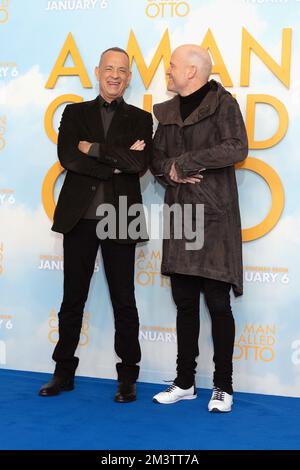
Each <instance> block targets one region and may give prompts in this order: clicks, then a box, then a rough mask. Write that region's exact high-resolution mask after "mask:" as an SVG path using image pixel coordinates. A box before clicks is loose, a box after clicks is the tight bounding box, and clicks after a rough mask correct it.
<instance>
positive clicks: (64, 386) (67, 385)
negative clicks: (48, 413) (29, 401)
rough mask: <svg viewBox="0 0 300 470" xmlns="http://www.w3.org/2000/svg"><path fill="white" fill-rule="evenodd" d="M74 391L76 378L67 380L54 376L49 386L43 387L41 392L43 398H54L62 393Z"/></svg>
mask: <svg viewBox="0 0 300 470" xmlns="http://www.w3.org/2000/svg"><path fill="white" fill-rule="evenodd" d="M73 389H74V378H71V379H66V378H63V377H57V376H55V375H54V376H53V378H52V379H51V380H50V382H48V383H47V384H45V385H43V386H42V387H41V389H40V391H39V395H40V396H41V397H53V396H54V395H58V394H59V393H60V392H69V391H71V390H73Z"/></svg>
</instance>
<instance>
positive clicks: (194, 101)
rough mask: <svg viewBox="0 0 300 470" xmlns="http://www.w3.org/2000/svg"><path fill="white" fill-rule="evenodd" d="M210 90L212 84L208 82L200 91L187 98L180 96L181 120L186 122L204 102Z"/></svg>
mask: <svg viewBox="0 0 300 470" xmlns="http://www.w3.org/2000/svg"><path fill="white" fill-rule="evenodd" d="M209 90H210V82H207V83H206V84H205V85H203V86H202V87H201V88H199V90H196V91H194V93H191V94H190V95H187V96H179V99H180V114H181V119H182V120H183V121H184V120H185V119H186V118H187V117H188V116H189V115H190V114H191V113H192V112H193V111H195V109H196V108H198V106H199V105H200V103H201V102H202V101H203V99H204V98H205V96H206V95H207V93H208V92H209Z"/></svg>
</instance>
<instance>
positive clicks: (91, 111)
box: [85, 96, 105, 142]
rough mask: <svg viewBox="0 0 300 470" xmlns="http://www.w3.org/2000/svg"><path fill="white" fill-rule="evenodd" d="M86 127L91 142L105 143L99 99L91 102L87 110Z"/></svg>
mask: <svg viewBox="0 0 300 470" xmlns="http://www.w3.org/2000/svg"><path fill="white" fill-rule="evenodd" d="M85 117H86V127H87V129H88V133H89V134H90V142H104V140H105V139H104V130H103V124H102V119H101V112H100V103H99V97H98V96H97V98H96V99H95V100H93V101H90V103H89V106H87V107H86V109H85Z"/></svg>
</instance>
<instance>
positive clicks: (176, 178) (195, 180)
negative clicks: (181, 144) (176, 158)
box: [169, 163, 203, 184]
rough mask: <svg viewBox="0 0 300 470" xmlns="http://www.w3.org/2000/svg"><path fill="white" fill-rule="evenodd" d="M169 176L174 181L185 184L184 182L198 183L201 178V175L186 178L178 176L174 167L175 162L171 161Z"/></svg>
mask: <svg viewBox="0 0 300 470" xmlns="http://www.w3.org/2000/svg"><path fill="white" fill-rule="evenodd" d="M169 176H170V178H171V180H172V181H174V182H175V183H182V184H186V183H190V184H196V183H200V182H201V180H202V179H203V176H202V175H194V176H187V177H186V178H179V176H178V174H177V171H176V168H175V163H172V166H171V170H170V173H169Z"/></svg>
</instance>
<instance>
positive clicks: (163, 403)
mask: <svg viewBox="0 0 300 470" xmlns="http://www.w3.org/2000/svg"><path fill="white" fill-rule="evenodd" d="M195 398H197V395H191V396H187V397H182V398H178V399H177V400H174V401H167V402H165V401H158V400H157V399H156V398H153V400H152V401H153V403H158V404H159V405H172V404H173V403H177V402H178V401H181V400H195Z"/></svg>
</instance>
